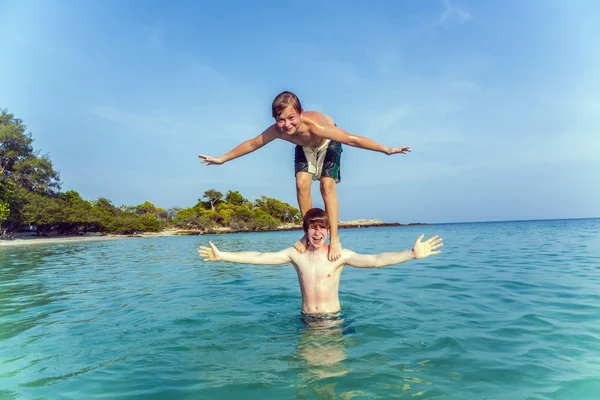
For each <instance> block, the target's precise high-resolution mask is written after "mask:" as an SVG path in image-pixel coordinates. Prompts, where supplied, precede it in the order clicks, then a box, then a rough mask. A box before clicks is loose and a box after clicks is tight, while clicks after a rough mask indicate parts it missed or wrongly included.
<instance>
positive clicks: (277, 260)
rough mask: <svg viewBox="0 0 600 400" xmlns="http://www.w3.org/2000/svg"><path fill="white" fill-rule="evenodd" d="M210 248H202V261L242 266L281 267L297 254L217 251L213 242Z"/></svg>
mask: <svg viewBox="0 0 600 400" xmlns="http://www.w3.org/2000/svg"><path fill="white" fill-rule="evenodd" d="M208 244H209V245H210V247H205V246H200V248H198V254H199V255H200V257H201V258H202V261H229V262H235V263H242V264H269V265H279V264H287V263H291V262H292V259H291V258H290V252H292V251H293V252H295V251H296V250H294V249H293V248H291V247H290V248H289V249H285V250H281V251H277V252H272V253H259V252H257V251H235V252H227V251H220V250H219V249H217V246H215V245H214V244H213V243H212V242H208Z"/></svg>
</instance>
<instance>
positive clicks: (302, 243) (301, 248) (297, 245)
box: [294, 235, 308, 253]
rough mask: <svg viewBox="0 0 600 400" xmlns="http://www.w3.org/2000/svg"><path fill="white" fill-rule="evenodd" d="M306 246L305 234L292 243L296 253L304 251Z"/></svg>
mask: <svg viewBox="0 0 600 400" xmlns="http://www.w3.org/2000/svg"><path fill="white" fill-rule="evenodd" d="M306 246H308V238H307V237H306V235H304V236H302V238H301V239H300V240H298V241H297V242H296V243H295V244H294V248H295V249H296V251H297V252H298V253H304V252H305V251H306Z"/></svg>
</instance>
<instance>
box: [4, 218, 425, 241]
mask: <svg viewBox="0 0 600 400" xmlns="http://www.w3.org/2000/svg"><path fill="white" fill-rule="evenodd" d="M403 225H405V224H399V223H397V222H391V223H389V222H383V221H381V220H378V219H357V220H352V221H340V223H339V227H340V228H366V227H385V226H403ZM408 225H421V224H408ZM301 229H302V226H301V225H296V224H285V225H281V226H279V227H277V228H275V229H272V230H269V231H289V230H301ZM237 232H248V231H244V230H242V231H240V230H234V229H232V228H225V227H218V228H214V229H211V230H208V231H193V230H178V229H167V230H164V231H162V232H156V233H138V234H133V235H110V234H106V235H102V234H98V233H89V234H87V235H83V236H49V237H42V236H36V235H35V234H33V233H30V232H20V233H17V234H15V235H14V237H12V238H8V239H0V247H10V246H27V245H38V244H65V243H80V242H97V241H104V240H121V239H135V238H146V237H162V236H179V235H181V236H184V235H203V234H227V233H237ZM250 232H252V231H250Z"/></svg>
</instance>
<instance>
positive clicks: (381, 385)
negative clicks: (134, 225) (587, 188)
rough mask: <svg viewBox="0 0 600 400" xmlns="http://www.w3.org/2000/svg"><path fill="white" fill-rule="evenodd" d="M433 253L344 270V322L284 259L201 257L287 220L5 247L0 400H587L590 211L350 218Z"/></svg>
mask: <svg viewBox="0 0 600 400" xmlns="http://www.w3.org/2000/svg"><path fill="white" fill-rule="evenodd" d="M420 233H425V234H426V235H432V234H439V235H440V236H442V237H443V238H444V243H445V246H444V248H443V251H442V254H440V255H437V256H432V257H430V258H428V259H424V260H418V261H411V262H408V263H405V264H402V265H398V266H393V267H387V268H382V269H377V270H375V269H369V270H364V269H354V268H351V267H346V269H345V270H344V273H343V274H342V281H341V284H340V300H341V302H342V307H343V310H344V313H343V320H342V321H340V324H337V325H336V324H331V325H328V326H324V327H321V328H315V327H314V326H305V325H304V324H303V323H302V321H301V320H300V318H299V316H300V305H301V302H300V293H299V289H298V282H297V278H296V276H295V272H294V269H293V268H292V267H291V266H290V265H283V266H252V265H241V264H231V263H225V262H220V263H211V262H207V263H203V262H201V261H200V259H199V258H198V256H197V253H196V249H197V247H198V245H200V244H205V243H207V241H208V240H212V241H214V242H215V244H217V245H218V246H219V247H220V248H221V249H223V250H230V251H236V250H237V251H240V250H258V251H273V250H279V249H281V248H284V247H289V246H290V245H291V244H293V242H294V241H295V240H296V239H297V238H298V232H284V233H256V234H232V235H219V236H208V235H206V236H194V237H164V238H141V239H124V240H117V241H106V242H91V243H79V244H65V245H36V246H27V247H19V248H15V247H11V248H9V247H5V248H0V265H1V268H0V399H100V398H102V399H106V398H110V399H241V398H243V399H265V398H269V399H270V398H273V399H313V398H314V399H338V398H339V399H376V398H401V399H433V398H435V399H598V398H600V219H587V220H553V221H526V222H498V223H472V224H442V225H432V226H421V227H397V228H367V229H347V230H342V231H341V238H342V241H343V244H344V246H345V247H347V248H350V249H352V250H354V251H357V252H363V253H377V252H383V251H394V250H404V249H406V248H410V247H411V246H412V243H413V242H414V240H415V238H416V237H417V236H418V235H419V234H420Z"/></svg>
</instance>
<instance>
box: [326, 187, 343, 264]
mask: <svg viewBox="0 0 600 400" xmlns="http://www.w3.org/2000/svg"><path fill="white" fill-rule="evenodd" d="M321 195H322V196H323V202H324V203H325V211H327V216H328V217H329V226H330V228H329V229H330V234H331V236H330V239H329V245H330V247H329V261H335V260H337V259H338V258H340V256H341V255H342V244H341V243H340V237H339V234H338V219H339V216H340V206H339V203H338V199H337V194H336V192H335V179H334V178H330V177H327V176H323V177H321Z"/></svg>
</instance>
